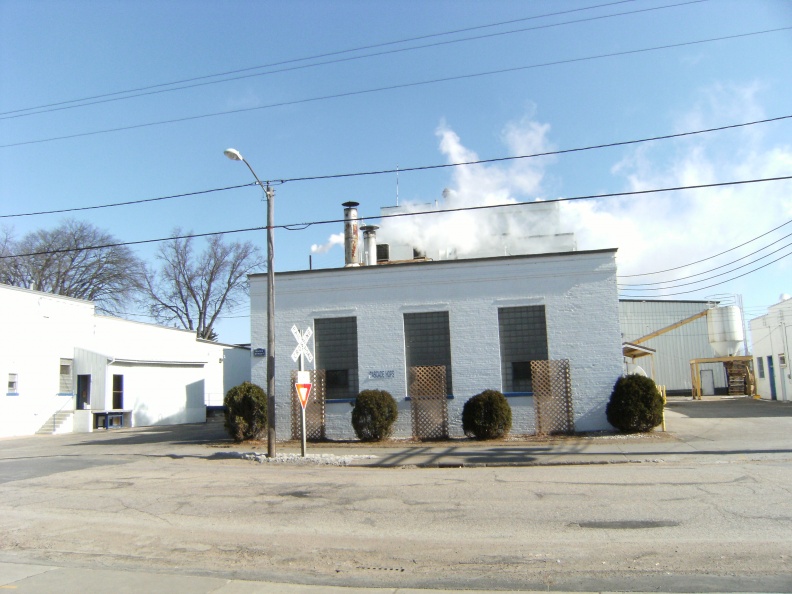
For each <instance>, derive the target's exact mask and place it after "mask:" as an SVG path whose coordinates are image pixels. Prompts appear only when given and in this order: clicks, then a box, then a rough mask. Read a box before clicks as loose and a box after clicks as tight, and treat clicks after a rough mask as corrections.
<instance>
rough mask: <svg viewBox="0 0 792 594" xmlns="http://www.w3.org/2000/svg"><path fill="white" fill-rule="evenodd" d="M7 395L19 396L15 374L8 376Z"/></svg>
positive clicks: (17, 378)
mask: <svg viewBox="0 0 792 594" xmlns="http://www.w3.org/2000/svg"><path fill="white" fill-rule="evenodd" d="M8 394H19V377H18V376H17V374H16V373H9V374H8Z"/></svg>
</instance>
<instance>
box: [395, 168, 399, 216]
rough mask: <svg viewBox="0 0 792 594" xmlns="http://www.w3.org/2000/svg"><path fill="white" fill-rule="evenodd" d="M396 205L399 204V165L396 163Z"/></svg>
mask: <svg viewBox="0 0 792 594" xmlns="http://www.w3.org/2000/svg"><path fill="white" fill-rule="evenodd" d="M396 206H399V166H398V165H396Z"/></svg>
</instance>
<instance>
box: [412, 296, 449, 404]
mask: <svg viewBox="0 0 792 594" xmlns="http://www.w3.org/2000/svg"><path fill="white" fill-rule="evenodd" d="M404 351H405V357H406V360H407V367H424V366H434V365H445V370H446V391H447V392H448V394H453V393H454V391H453V385H452V383H451V375H452V374H451V330H450V328H449V322H448V312H447V311H431V312H425V313H406V314H404Z"/></svg>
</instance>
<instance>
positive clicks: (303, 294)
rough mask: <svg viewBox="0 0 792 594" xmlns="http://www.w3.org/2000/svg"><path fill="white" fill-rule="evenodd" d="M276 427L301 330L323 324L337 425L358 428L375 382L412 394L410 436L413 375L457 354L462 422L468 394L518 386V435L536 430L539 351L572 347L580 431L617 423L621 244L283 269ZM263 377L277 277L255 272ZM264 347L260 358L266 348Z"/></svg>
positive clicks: (286, 424)
mask: <svg viewBox="0 0 792 594" xmlns="http://www.w3.org/2000/svg"><path fill="white" fill-rule="evenodd" d="M275 278H276V281H275V295H276V303H275V335H276V348H275V360H276V365H275V385H276V401H277V405H276V409H277V434H278V438H279V439H287V438H289V437H290V421H289V419H290V412H289V406H290V405H289V398H290V390H291V370H292V369H295V368H296V365H295V364H294V363H293V362H292V359H291V354H292V352H293V351H294V349H295V347H296V342H295V340H294V337H293V336H292V332H291V328H292V326H294V325H296V326H297V327H298V328H299V329H300V330H302V331H304V330H305V329H306V328H311V329H312V331H313V337H312V339H311V341H310V344H309V346H310V347H311V349H312V350H314V349H315V350H314V352H315V359H314V364H313V365H309V366H308V368H317V369H326V370H327V374H328V375H327V384H328V389H327V397H328V402H327V407H326V435H327V437H328V438H330V439H348V438H354V431H353V429H352V425H351V410H352V409H351V406H350V403H351V402H352V400H353V399H354V396H355V395H356V394H357V393H358V392H359V391H361V390H364V389H382V390H387V391H388V392H390V393H391V394H392V395H393V396H394V397H395V398H396V400H397V402H398V404H399V421H398V423H397V427H396V430H395V435H396V436H401V437H408V436H410V435H411V425H410V403H409V401H408V397H409V394H408V388H407V374H408V367H410V366H413V365H439V364H442V365H446V367H447V384H448V386H449V388H450V390H449V391H450V394H449V401H448V416H449V418H448V421H449V433H450V434H451V435H462V428H461V412H462V407H463V405H464V403H465V402H466V401H467V400H468V399H469V398H470V397H472V396H474V395H475V394H477V393H479V392H481V391H483V390H485V389H496V390H500V391H502V392H504V393H506V394H507V396H508V397H509V399H510V404H511V406H512V409H513V411H514V424H513V428H512V432H513V433H519V434H525V433H531V432H533V426H532V423H533V420H532V411H533V398H532V396H531V383H530V382H531V377H530V371H529V370H530V366H526V365H527V363H528V361H529V360H535V359H567V360H569V362H570V375H571V386H572V397H573V409H574V423H575V430H576V431H591V430H600V429H608V428H609V427H610V426H609V425H608V423H607V421H606V418H605V407H606V405H607V402H608V399H609V397H610V393H611V390H612V388H613V384H614V383H615V381H616V379H617V378H618V377H619V375H620V374H621V373H622V355H621V336H620V330H619V311H618V296H617V291H616V263H615V250H610V249H609V250H597V251H580V252H565V253H558V254H541V255H528V256H508V257H497V258H479V259H468V260H444V261H435V262H414V263H407V264H385V265H378V266H360V267H349V268H336V269H322V270H309V271H300V272H283V273H278V274H276V276H275ZM250 285H251V286H250V293H251V340H252V347H253V349H254V357H253V366H252V372H251V375H252V381H253V382H254V383H257V384H259V385H260V386H266V357H265V356H263V355H264V348H265V347H266V336H267V328H266V321H267V319H266V318H267V316H266V307H267V305H266V304H267V294H266V285H267V283H266V275H265V274H257V275H252V276H251V277H250ZM256 355H258V356H256Z"/></svg>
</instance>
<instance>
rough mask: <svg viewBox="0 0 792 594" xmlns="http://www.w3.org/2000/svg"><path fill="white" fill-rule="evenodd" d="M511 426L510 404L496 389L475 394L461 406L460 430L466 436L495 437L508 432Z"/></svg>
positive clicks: (477, 437) (475, 437)
mask: <svg viewBox="0 0 792 594" xmlns="http://www.w3.org/2000/svg"><path fill="white" fill-rule="evenodd" d="M511 426H512V412H511V406H509V402H508V401H507V400H506V397H505V396H504V395H503V394H502V393H500V392H498V391H497V390H484V391H483V392H482V393H481V394H476V395H475V396H473V398H471V399H470V400H468V401H467V402H465V406H464V407H463V408H462V430H463V431H464V432H465V435H467V436H468V437H473V438H474V439H496V438H498V437H503V436H504V435H506V434H508V433H509V431H510V430H511Z"/></svg>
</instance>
